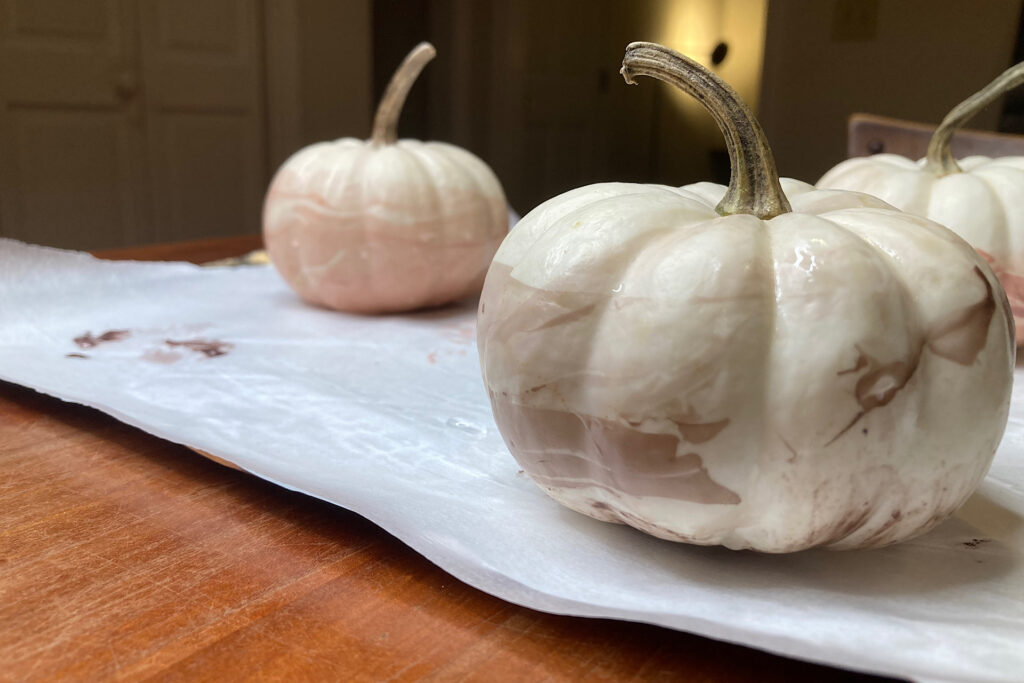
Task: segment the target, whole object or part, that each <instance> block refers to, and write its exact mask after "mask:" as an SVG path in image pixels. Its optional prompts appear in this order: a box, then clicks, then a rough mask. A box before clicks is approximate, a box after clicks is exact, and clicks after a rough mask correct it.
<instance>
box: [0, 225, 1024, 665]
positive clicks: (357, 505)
mask: <svg viewBox="0 0 1024 683" xmlns="http://www.w3.org/2000/svg"><path fill="white" fill-rule="evenodd" d="M474 317H475V316H474V310H473V308H472V306H469V305H467V306H463V307H456V308H451V309H446V310H440V311H434V312H429V313H420V314H414V315H403V316H386V317H360V316H351V315H345V314H340V313H335V312H330V311H325V310H320V309H316V308H312V307H310V306H308V305H306V304H304V303H302V302H301V301H299V300H298V299H297V298H296V297H295V296H294V295H293V294H292V293H291V292H290V290H288V288H287V287H286V286H285V284H284V283H283V282H282V281H281V279H280V278H279V277H278V276H277V274H276V273H275V272H274V271H273V269H272V268H270V267H266V266H253V267H238V268H207V269H203V268H199V267H196V266H191V265H188V264H180V263H160V264H153V263H129V262H108V261H98V260H95V259H93V258H91V257H90V256H88V255H85V254H81V253H75V252H66V251H59V250H54V249H46V248H41V247H32V246H27V245H24V244H21V243H18V242H14V241H11V240H0V379H4V380H7V381H11V382H16V383H18V384H23V385H25V386H29V387H32V388H34V389H37V390H39V391H42V392H45V393H47V394H51V395H53V396H58V397H60V398H62V399H65V400H68V401H75V402H78V403H83V404H86V405H90V406H94V407H96V408H98V409H100V410H102V411H104V412H107V413H110V414H111V415H114V416H115V417H117V418H118V419H121V420H123V421H125V422H127V423H130V424H133V425H136V426H138V427H140V428H142V429H144V430H146V431H148V432H151V433H153V434H156V435H158V436H161V437H164V438H167V439H170V440H172V441H176V442H179V443H183V444H187V445H189V446H192V447H195V448H199V449H201V450H204V451H207V452H209V453H211V454H214V455H216V456H219V457H221V458H224V459H226V460H229V461H231V462H233V463H236V464H237V465H239V466H240V467H242V468H244V469H246V470H248V471H250V472H252V473H254V474H256V475H258V476H260V477H263V478H265V479H268V480H270V481H273V482H276V483H278V484H280V485H282V486H285V487H287V488H290V489H295V490H298V491H303V492H305V493H308V494H310V495H313V496H317V497H319V498H323V499H325V500H329V501H331V502H334V503H336V504H338V505H341V506H343V507H345V508H348V509H351V510H354V511H356V512H358V513H360V514H361V515H364V516H365V517H367V518H369V519H371V520H373V521H374V522H376V523H377V524H379V525H380V526H382V527H383V528H384V529H386V530H387V531H389V532H390V533H392V534H394V535H395V536H397V537H398V538H400V539H402V540H403V541H404V542H406V543H408V544H409V545H410V546H412V547H413V548H415V549H416V550H417V551H419V552H420V553H422V554H423V555H425V556H426V557H428V558H429V559H430V560H432V561H433V562H435V563H437V564H438V565H439V566H441V567H442V568H444V569H445V570H447V571H448V572H450V573H451V574H453V575H455V576H456V577H458V578H460V579H462V580H463V581H465V582H467V583H469V584H471V585H473V586H476V587H478V588H480V589H482V590H485V591H487V592H489V593H492V594H494V595H497V596H499V597H501V598H504V599H506V600H509V601H512V602H515V603H519V604H522V605H526V606H529V607H533V608H536V609H541V610H546V611H550V612H557V613H562V614H574V615H582V616H601V617H613V618H621V619H630V620H636V621H643V622H649V623H654V624H660V625H663V626H667V627H670V628H674V629H680V630H685V631H690V632H693V633H699V634H702V635H706V636H710V637H712V638H718V639H722V640H728V641H733V642H737V643H743V644H746V645H751V646H754V647H758V648H762V649H765V650H769V651H772V652H777V653H781V654H786V655H791V656H795V657H800V658H803V659H808V660H813V661H818V662H824V663H829V664H833V665H838V666H845V667H849V668H854V669H858V670H863V671H872V672H878V673H887V674H892V675H902V676H907V677H911V678H915V679H918V680H955V681H1021V680H1024V395H1022V394H1024V382H1021V379H1022V377H1020V376H1018V378H1017V379H1018V382H1017V385H1018V392H1017V393H1015V395H1014V400H1013V407H1012V410H1011V413H1010V424H1009V427H1008V430H1007V433H1006V437H1005V438H1004V441H1003V444H1002V446H1001V447H1000V449H999V453H998V455H997V456H996V460H995V463H994V464H993V466H992V469H991V472H990V473H989V476H988V478H987V479H986V480H985V482H984V483H983V485H982V486H981V488H980V490H979V491H978V492H977V493H976V494H975V495H974V497H973V498H972V499H971V500H970V501H969V503H968V504H967V505H966V506H965V508H964V509H963V510H962V511H961V512H960V513H959V514H958V516H957V517H956V518H954V519H952V520H950V521H948V522H946V523H944V524H942V525H941V526H940V527H939V528H937V529H936V530H935V531H933V532H931V533H929V534H927V535H926V536H924V537H921V538H919V539H917V540H914V541H911V542H908V543H904V544H902V545H899V546H895V547H890V548H885V549H881V550H874V551H859V552H829V551H807V552H802V553H797V554H793V555H785V556H768V555H758V554H755V553H750V552H732V551H728V550H724V549H721V548H702V547H693V546H686V545H680V544H675V543H670V542H667V541H661V540H658V539H655V538H652V537H649V536H645V535H643V534H641V533H639V532H636V531H634V530H633V529H630V528H626V527H621V526H615V525H611V524H604V523H601V522H597V521H594V520H591V519H589V518H586V517H583V516H581V515H578V514H576V513H574V512H571V511H569V510H566V509H563V508H562V507H560V506H559V505H557V504H556V503H555V502H553V501H551V500H550V499H548V498H547V497H546V496H545V495H544V494H543V493H542V492H540V490H538V489H537V488H536V487H535V486H534V485H533V484H532V483H531V482H530V481H529V480H528V479H527V478H525V477H524V476H523V475H522V474H520V473H519V470H518V467H517V465H516V463H515V462H514V461H513V459H512V457H511V456H510V455H509V454H508V451H507V450H506V449H505V446H504V444H503V443H502V440H501V436H500V435H499V434H498V432H497V429H496V428H495V426H494V422H493V421H492V418H491V413H490V407H489V404H488V401H487V398H486V395H485V393H484V389H483V385H482V383H481V380H480V374H479V367H478V361H477V355H476V346H475V323H474ZM110 331H115V333H114V334H107V335H104V333H107V332H110ZM76 338H77V339H78V343H76V342H75V341H74V340H75V339H76ZM69 354H70V355H69ZM76 354H77V355H76ZM1021 373H1022V370H1018V375H1020V374H1021Z"/></svg>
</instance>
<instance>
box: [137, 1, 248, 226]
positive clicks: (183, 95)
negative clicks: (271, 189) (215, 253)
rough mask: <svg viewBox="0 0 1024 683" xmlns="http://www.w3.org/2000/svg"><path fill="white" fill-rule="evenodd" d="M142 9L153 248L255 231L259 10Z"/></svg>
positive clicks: (216, 5) (192, 5)
mask: <svg viewBox="0 0 1024 683" xmlns="http://www.w3.org/2000/svg"><path fill="white" fill-rule="evenodd" d="M141 8H142V14H141V20H142V31H141V36H142V46H143V48H142V65H143V79H144V81H145V83H146V91H147V98H146V106H147V112H146V113H147V116H146V120H147V122H148V125H149V131H148V140H149V147H150V157H149V162H150V166H151V177H152V180H153V199H154V206H155V209H156V212H155V215H156V225H155V228H156V235H157V239H159V240H171V239H188V238H192V237H214V236H218V235H236V234H240V233H246V232H256V231H258V230H259V225H260V223H259V215H260V205H261V198H262V195H263V191H264V189H265V187H264V184H265V178H266V151H265V133H264V131H265V126H264V121H263V92H262V86H263V84H262V74H263V71H262V50H261V43H260V40H259V36H260V32H259V30H258V27H259V25H260V24H259V22H260V13H259V11H258V9H259V5H258V4H257V3H253V2H249V1H246V0H187V1H185V2H182V1H181V0H146V1H145V2H143V3H142V5H141Z"/></svg>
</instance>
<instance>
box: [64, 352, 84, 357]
mask: <svg viewBox="0 0 1024 683" xmlns="http://www.w3.org/2000/svg"><path fill="white" fill-rule="evenodd" d="M64 357H65V358H88V357H89V356H87V355H85V354H84V353H66V354H64Z"/></svg>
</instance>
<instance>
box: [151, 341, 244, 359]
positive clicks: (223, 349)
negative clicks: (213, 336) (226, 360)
mask: <svg viewBox="0 0 1024 683" xmlns="http://www.w3.org/2000/svg"><path fill="white" fill-rule="evenodd" d="M164 343H165V344H167V345H168V346H170V347H181V348H185V349H188V350H189V351H195V352H196V353H201V354H203V355H204V356H206V357H207V358H216V357H217V356H223V355H226V354H227V353H228V351H230V350H231V349H233V348H235V345H234V344H231V343H229V342H222V341H217V340H209V341H208V340H206V339H189V340H185V341H176V340H174V339H166V340H164Z"/></svg>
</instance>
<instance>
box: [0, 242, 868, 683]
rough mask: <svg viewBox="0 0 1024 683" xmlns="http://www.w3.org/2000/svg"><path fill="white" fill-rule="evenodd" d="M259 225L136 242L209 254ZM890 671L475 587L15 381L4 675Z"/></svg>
mask: <svg viewBox="0 0 1024 683" xmlns="http://www.w3.org/2000/svg"><path fill="white" fill-rule="evenodd" d="M258 245H259V240H258V238H257V237H244V238H232V239H227V240H213V241H205V242H197V243H191V244H184V245H162V246H157V247H149V248H138V249H130V250H118V251H117V252H108V253H107V254H101V255H108V256H111V255H112V256H116V257H118V258H136V259H154V258H156V259H168V258H175V259H182V260H193V261H202V260H209V259H214V258H220V257H224V256H230V255H237V254H241V253H244V252H246V251H248V250H250V249H253V248H256V247H258ZM149 676H159V677H161V678H164V679H172V680H173V679H183V680H194V679H201V680H224V679H229V680H232V679H233V680H241V679H253V678H259V679H265V680H309V679H315V680H382V679H388V680H391V679H398V680H417V679H421V678H428V679H435V680H436V679H440V680H463V679H471V680H481V681H483V680H487V681H491V680H530V681H533V680H584V679H587V680H591V679H594V680H643V681H646V680H666V681H667V680H695V681H794V680H808V681H821V680H877V679H872V678H871V677H868V676H859V675H856V674H851V673H847V672H843V671H839V670H836V669H829V668H827V667H819V666H814V665H811V664H806V663H803V662H799V661H795V660H791V659H786V658H783V657H777V656H773V655H770V654H766V653H763V652H759V651H757V650H752V649H749V648H744V647H740V646H736V645H729V644H725V643H719V642H715V641H712V640H708V639H705V638H701V637H698V636H693V635H689V634H685V633H679V632H675V631H671V630H668V629H663V628H658V627H654V626H646V625H641V624H631V623H625V622H618V621H612V620H604V619H583V618H574V617H563V616H554V615H549V614H544V613H541V612H536V611H533V610H529V609H525V608H522V607H518V606H515V605H512V604H509V603H507V602H504V601H502V600H499V599H497V598H494V597H491V596H490V595H487V594H485V593H482V592H480V591H478V590H476V589H474V588H471V587H469V586H467V585H465V584H463V583H461V582H459V581H457V580H456V579H454V578H452V577H451V576H449V575H448V574H446V573H445V572H444V571H442V570H440V569H438V568H437V567H435V566H434V565H433V564H431V563H430V562H428V561H427V560H426V559H424V558H423V557H421V556H420V555H418V554H416V553H415V552H413V551H412V550H410V549H408V548H407V547H406V546H404V545H403V544H402V543H401V542H399V541H397V540H395V539H394V538H392V537H391V536H389V535H388V534H387V533H385V532H383V531H382V530H381V529H379V528H378V527H376V526H374V525H373V524H372V523H370V522H368V521H366V520H364V519H362V518H361V517H359V516H358V515H355V514H353V513H350V512H347V511H345V510H342V509H340V508H337V507H334V506H332V505H328V504H326V503H322V502H320V501H317V500H313V499H311V498H308V497H306V496H302V495H299V494H295V493H291V492H288V491H286V490H284V489H281V488H278V487H276V486H274V485H272V484H269V483H267V482H264V481H262V480H260V479H257V478H256V477H254V476H251V475H249V474H246V473H244V472H239V471H236V470H232V469H228V468H226V467H222V466H220V465H217V464H215V463H213V462H211V461H209V460H206V459H205V458H203V457H201V456H199V455H197V454H195V453H193V452H191V451H189V450H188V449H187V448H184V447H182V446H177V445H174V444H171V443H169V442H167V441H163V440H161V439H158V438H156V437H153V436H150V435H148V434H146V433H144V432H141V431H139V430H136V429H134V428H132V427H129V426H127V425H124V424H122V423H120V422H118V421H116V420H115V419H113V418H111V417H108V416H106V415H104V414H102V413H100V412H97V411H94V410H91V409H88V408H84V407H81V406H77V405H72V404H68V403H63V402H61V401H58V400H56V399H52V398H48V397H45V396H42V395H39V394H36V393H34V392H33V391H30V390H28V389H24V388H21V387H17V386H14V385H11V384H4V383H0V680H11V681H22V680H52V679H74V680H97V679H110V678H126V679H139V678H143V677H149Z"/></svg>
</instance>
